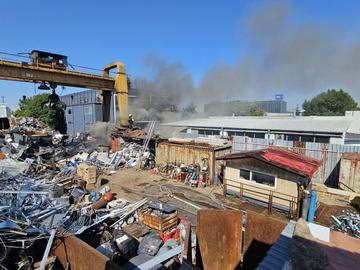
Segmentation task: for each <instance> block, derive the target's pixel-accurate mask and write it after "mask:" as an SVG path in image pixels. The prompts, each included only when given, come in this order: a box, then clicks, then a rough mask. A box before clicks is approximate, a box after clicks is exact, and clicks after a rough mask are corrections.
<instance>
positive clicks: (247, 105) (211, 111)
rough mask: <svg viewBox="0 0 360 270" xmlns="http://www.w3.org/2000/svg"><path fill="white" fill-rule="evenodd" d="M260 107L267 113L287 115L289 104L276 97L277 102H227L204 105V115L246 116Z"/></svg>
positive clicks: (281, 97)
mask: <svg viewBox="0 0 360 270" xmlns="http://www.w3.org/2000/svg"><path fill="white" fill-rule="evenodd" d="M254 106H256V107H258V108H260V109H262V110H264V111H265V112H267V113H286V112H287V103H286V101H284V100H283V96H282V95H280V97H278V96H276V97H275V100H260V101H248V100H233V101H227V102H219V101H216V102H212V103H208V104H205V105H204V113H205V114H206V115H207V116H231V115H245V114H247V113H249V112H250V110H251V108H252V107H254Z"/></svg>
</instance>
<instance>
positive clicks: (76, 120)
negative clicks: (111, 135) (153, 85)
mask: <svg viewBox="0 0 360 270" xmlns="http://www.w3.org/2000/svg"><path fill="white" fill-rule="evenodd" d="M114 95H115V94H112V95H111V103H110V116H109V119H110V123H114V122H116V117H117V114H116V111H117V108H115V100H116V99H114ZM135 96H136V91H135V89H129V102H131V100H132V99H133V98H135ZM60 99H61V101H62V102H64V103H65V105H66V110H65V117H66V125H67V133H68V134H72V135H74V134H76V133H78V132H88V131H89V130H90V128H91V126H92V125H93V124H95V123H96V122H103V121H104V119H103V106H102V103H103V97H102V94H101V91H98V90H86V91H82V92H77V93H71V94H68V95H63V96H61V97H60ZM116 106H117V103H116Z"/></svg>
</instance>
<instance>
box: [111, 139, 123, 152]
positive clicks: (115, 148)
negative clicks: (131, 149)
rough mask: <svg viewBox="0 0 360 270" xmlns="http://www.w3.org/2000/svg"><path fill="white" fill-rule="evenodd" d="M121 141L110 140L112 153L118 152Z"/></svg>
mask: <svg viewBox="0 0 360 270" xmlns="http://www.w3.org/2000/svg"><path fill="white" fill-rule="evenodd" d="M120 147H121V141H120V138H112V140H111V151H112V152H113V153H115V152H117V151H120Z"/></svg>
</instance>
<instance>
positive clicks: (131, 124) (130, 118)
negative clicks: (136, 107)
mask: <svg viewBox="0 0 360 270" xmlns="http://www.w3.org/2000/svg"><path fill="white" fill-rule="evenodd" d="M133 127H134V119H133V116H132V114H131V113H130V114H129V128H130V129H133Z"/></svg>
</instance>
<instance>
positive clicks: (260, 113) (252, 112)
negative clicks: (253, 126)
mask: <svg viewBox="0 0 360 270" xmlns="http://www.w3.org/2000/svg"><path fill="white" fill-rule="evenodd" d="M247 115H249V116H264V115H265V111H264V110H263V109H261V108H259V107H258V106H256V105H253V106H251V108H250V110H249V113H248V114H247Z"/></svg>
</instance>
